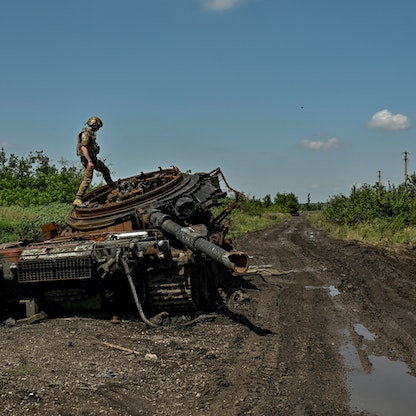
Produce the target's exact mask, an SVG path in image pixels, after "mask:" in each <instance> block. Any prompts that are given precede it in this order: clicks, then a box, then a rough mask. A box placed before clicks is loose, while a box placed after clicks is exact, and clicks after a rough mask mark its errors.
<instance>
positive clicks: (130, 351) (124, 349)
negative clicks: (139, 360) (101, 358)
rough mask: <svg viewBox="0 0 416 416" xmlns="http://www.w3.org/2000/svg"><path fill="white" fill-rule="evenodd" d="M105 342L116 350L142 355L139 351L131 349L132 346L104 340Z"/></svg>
mask: <svg viewBox="0 0 416 416" xmlns="http://www.w3.org/2000/svg"><path fill="white" fill-rule="evenodd" d="M103 344H104V345H107V347H110V348H114V349H116V350H120V351H125V352H128V353H129V354H135V355H140V352H139V351H135V350H131V349H130V348H126V347H122V346H121V345H115V344H110V343H109V342H103Z"/></svg>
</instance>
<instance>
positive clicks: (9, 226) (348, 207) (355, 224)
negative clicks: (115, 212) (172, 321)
mask: <svg viewBox="0 0 416 416" xmlns="http://www.w3.org/2000/svg"><path fill="white" fill-rule="evenodd" d="M58 166H59V167H57V166H56V165H55V164H53V163H52V162H51V160H50V159H49V158H48V157H47V156H46V155H45V154H44V153H43V151H36V152H34V153H30V154H29V155H28V156H27V157H18V156H16V155H14V154H11V155H6V153H5V151H4V149H1V151H0V184H1V185H0V243H4V242H9V241H17V240H21V239H29V240H38V239H41V238H42V233H41V226H42V225H44V224H47V223H49V222H52V221H55V222H56V223H57V224H58V225H59V226H60V228H61V229H63V228H65V226H66V225H65V224H66V217H67V215H68V214H69V212H70V210H71V208H72V205H71V203H72V200H73V198H74V195H75V193H76V191H77V189H78V186H79V184H80V182H81V180H82V171H81V169H79V168H77V167H74V165H73V164H71V163H69V162H66V161H62V160H61V161H59V164H58ZM99 185H101V183H100V184H98V185H97V186H99ZM230 203H231V200H229V199H226V200H225V201H224V207H226V206H228V205H229V204H230ZM220 211H221V207H217V209H216V210H215V213H214V215H216V214H217V213H219V212H220ZM299 211H304V212H306V213H307V216H308V219H309V221H310V222H311V224H312V225H313V226H315V227H316V228H319V229H321V230H322V231H324V232H326V233H328V234H330V235H332V236H334V237H336V238H341V239H347V240H357V241H362V242H366V243H371V244H395V243H399V244H409V245H412V246H413V245H415V246H416V175H415V174H413V175H412V176H410V177H409V179H408V181H407V182H406V183H405V184H401V185H399V186H393V185H389V186H388V187H385V186H383V185H381V184H375V185H368V184H364V185H362V186H361V187H353V188H352V190H351V193H350V195H349V196H344V195H337V196H334V197H332V198H330V199H329V201H328V202H325V203H315V204H311V203H310V202H308V203H306V204H302V205H301V204H299V202H298V199H297V197H296V196H295V195H294V194H293V193H277V194H276V195H275V196H274V198H272V197H271V196H270V195H266V196H265V197H264V198H262V199H257V198H255V197H253V198H251V199H247V200H244V199H243V198H241V199H240V201H239V207H238V209H236V210H234V211H232V214H231V228H230V233H229V234H230V237H236V236H239V235H241V234H244V233H246V232H248V231H256V230H260V229H264V228H267V227H269V226H270V225H272V224H275V223H276V222H280V221H284V220H287V219H288V218H290V217H291V216H292V215H298V213H299Z"/></svg>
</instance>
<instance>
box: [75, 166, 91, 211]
mask: <svg viewBox="0 0 416 416" xmlns="http://www.w3.org/2000/svg"><path fill="white" fill-rule="evenodd" d="M93 176H94V169H93V168H90V167H88V166H87V167H86V168H85V170H84V178H83V179H82V182H81V185H80V186H79V188H78V192H77V194H76V200H75V201H74V204H75V202H76V201H77V200H81V204H82V199H83V197H84V195H85V192H86V191H87V189H88V187H89V186H90V185H91V182H92V178H93ZM77 202H79V201H77ZM75 205H80V204H78V203H77V204H75Z"/></svg>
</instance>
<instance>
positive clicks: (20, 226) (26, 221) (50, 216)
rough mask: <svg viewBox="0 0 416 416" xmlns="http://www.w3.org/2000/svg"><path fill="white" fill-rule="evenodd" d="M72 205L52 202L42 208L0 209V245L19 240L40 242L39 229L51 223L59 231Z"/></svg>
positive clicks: (15, 207)
mask: <svg viewBox="0 0 416 416" xmlns="http://www.w3.org/2000/svg"><path fill="white" fill-rule="evenodd" d="M71 208H72V204H64V203H60V202H54V203H50V204H47V205H42V206H30V207H21V206H11V207H0V243H6V242H9V241H19V240H24V239H27V240H41V239H42V231H41V227H42V226H43V225H44V224H47V223H50V222H52V221H54V222H56V223H57V224H58V226H59V227H60V228H61V229H64V228H65V227H66V218H67V216H68V214H69V211H70V210H71Z"/></svg>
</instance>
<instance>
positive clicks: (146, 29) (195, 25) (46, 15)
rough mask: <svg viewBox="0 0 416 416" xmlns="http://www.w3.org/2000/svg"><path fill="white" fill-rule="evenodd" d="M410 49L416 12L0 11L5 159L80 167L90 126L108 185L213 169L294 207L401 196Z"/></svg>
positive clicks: (225, 3)
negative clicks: (290, 198) (365, 188)
mask: <svg viewBox="0 0 416 416" xmlns="http://www.w3.org/2000/svg"><path fill="white" fill-rule="evenodd" d="M415 43H416V2H415V1H414V0H396V1H395V2H392V1H391V0H390V1H385V0H378V1H376V0H350V1H346V0H313V1H312V0H117V1H115V0H71V1H61V2H58V1H56V0H36V1H34V0H15V1H10V0H9V1H2V2H1V4H0V46H1V49H0V50H1V55H0V56H1V60H0V147H2V148H4V150H5V151H6V154H15V155H18V156H26V155H28V154H29V152H35V151H43V152H44V153H45V154H46V155H47V156H48V157H50V158H51V160H52V162H54V163H56V164H57V165H58V161H59V160H65V161H68V162H71V163H72V162H73V163H74V164H75V165H79V166H80V164H79V160H78V159H77V156H76V154H75V144H76V140H77V135H78V133H79V132H80V130H81V129H82V128H83V127H84V125H85V122H86V121H87V119H88V118H89V117H90V116H93V115H96V116H98V117H100V118H101V119H102V120H103V123H104V125H103V128H102V129H101V130H100V131H99V132H98V142H99V144H100V146H101V153H100V156H101V158H102V159H105V160H106V163H107V164H108V165H109V167H110V169H111V171H112V175H113V178H114V179H118V178H125V177H129V176H134V175H136V174H138V173H140V172H148V171H153V170H156V169H157V168H158V167H159V166H161V167H163V168H167V167H169V166H171V165H174V166H177V167H178V168H179V169H181V170H182V171H192V172H200V171H202V172H210V171H212V170H214V169H216V168H217V167H220V168H221V170H222V171H223V173H224V175H225V177H226V179H227V181H228V183H229V184H230V186H232V187H233V188H235V189H237V190H239V191H241V192H244V193H245V194H246V195H247V196H249V197H251V198H263V197H264V196H266V195H270V196H271V197H272V198H274V197H275V195H276V194H277V193H294V194H295V195H296V196H297V197H298V199H299V201H300V202H306V201H307V200H308V198H309V200H310V201H311V202H325V201H328V200H330V198H331V197H333V196H336V195H340V194H343V195H346V196H348V195H349V194H350V191H351V188H352V186H354V185H355V186H361V185H362V184H364V183H367V184H375V183H376V182H377V181H378V179H379V178H380V179H381V181H382V182H383V184H385V185H388V184H393V185H398V184H400V183H402V182H403V181H404V157H405V152H407V155H408V172H409V174H411V173H413V172H414V171H415V170H416V137H415V133H414V125H415V123H416V83H415V81H416V53H415ZM58 166H59V165H58ZM96 178H97V180H100V179H101V177H100V174H99V173H97V174H96Z"/></svg>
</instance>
